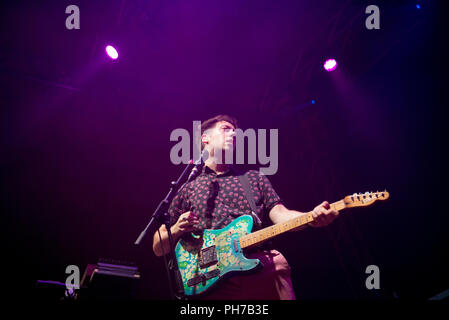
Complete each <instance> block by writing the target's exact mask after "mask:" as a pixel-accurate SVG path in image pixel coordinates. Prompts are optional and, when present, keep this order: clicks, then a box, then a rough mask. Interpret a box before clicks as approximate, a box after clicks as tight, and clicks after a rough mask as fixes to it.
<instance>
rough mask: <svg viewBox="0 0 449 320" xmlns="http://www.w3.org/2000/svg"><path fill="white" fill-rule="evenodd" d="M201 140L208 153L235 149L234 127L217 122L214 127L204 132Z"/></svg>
mask: <svg viewBox="0 0 449 320" xmlns="http://www.w3.org/2000/svg"><path fill="white" fill-rule="evenodd" d="M201 139H202V142H204V143H205V144H206V148H207V149H208V150H209V151H211V150H216V151H219V150H222V151H227V150H231V149H233V148H234V147H235V127H234V126H233V125H232V124H231V123H229V122H227V121H219V122H217V123H216V124H215V127H213V128H210V129H207V130H206V131H204V133H203V135H202V136H201Z"/></svg>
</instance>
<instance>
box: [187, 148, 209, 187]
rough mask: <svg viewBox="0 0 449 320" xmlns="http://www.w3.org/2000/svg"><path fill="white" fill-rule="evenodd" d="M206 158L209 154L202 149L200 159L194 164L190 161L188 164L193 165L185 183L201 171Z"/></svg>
mask: <svg viewBox="0 0 449 320" xmlns="http://www.w3.org/2000/svg"><path fill="white" fill-rule="evenodd" d="M208 157H209V153H208V152H207V150H206V149H204V150H203V152H201V156H200V158H199V159H198V160H196V161H195V163H193V160H190V164H192V163H193V168H192V171H190V174H189V177H188V178H187V182H189V181H191V180H192V179H193V178H194V177H196V175H197V174H198V173H199V172H200V171H201V169H202V168H203V166H204V160H207V158H208Z"/></svg>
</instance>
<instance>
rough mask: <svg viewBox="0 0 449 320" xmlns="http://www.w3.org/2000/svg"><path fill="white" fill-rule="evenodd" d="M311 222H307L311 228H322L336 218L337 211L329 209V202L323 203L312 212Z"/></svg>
mask: <svg viewBox="0 0 449 320" xmlns="http://www.w3.org/2000/svg"><path fill="white" fill-rule="evenodd" d="M312 217H313V219H314V220H313V221H312V222H309V225H311V226H312V227H324V226H327V225H328V224H330V223H331V222H332V221H334V220H335V219H336V218H337V217H338V211H337V210H334V209H331V207H330V205H329V202H327V201H324V202H323V203H322V204H320V205H318V206H316V207H315V209H313V211H312Z"/></svg>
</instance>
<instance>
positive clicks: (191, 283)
mask: <svg viewBox="0 0 449 320" xmlns="http://www.w3.org/2000/svg"><path fill="white" fill-rule="evenodd" d="M219 275H220V269H214V270H212V271H209V272H206V273H203V274H200V275H198V276H196V277H193V278H192V279H189V280H188V281H187V285H188V286H189V287H192V286H195V285H197V284H199V283H203V286H204V285H206V281H207V280H209V279H212V278H215V277H218V276H219Z"/></svg>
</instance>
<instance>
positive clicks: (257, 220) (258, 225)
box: [238, 173, 262, 230]
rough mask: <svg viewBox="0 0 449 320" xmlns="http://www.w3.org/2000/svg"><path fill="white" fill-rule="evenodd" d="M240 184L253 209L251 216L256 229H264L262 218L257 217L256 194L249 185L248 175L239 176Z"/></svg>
mask: <svg viewBox="0 0 449 320" xmlns="http://www.w3.org/2000/svg"><path fill="white" fill-rule="evenodd" d="M238 177H239V180H240V184H241V185H242V187H243V190H244V191H245V196H246V199H247V200H248V203H249V205H250V207H251V215H252V217H253V219H254V222H255V224H256V229H257V230H259V229H261V228H262V221H260V218H259V217H258V216H257V214H256V212H257V207H256V202H255V201H254V194H253V192H252V191H251V187H250V185H249V179H248V176H247V175H246V173H242V174H240V175H239V176H238Z"/></svg>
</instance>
